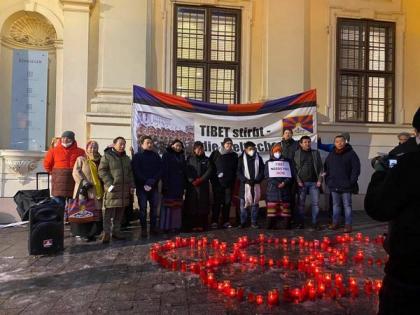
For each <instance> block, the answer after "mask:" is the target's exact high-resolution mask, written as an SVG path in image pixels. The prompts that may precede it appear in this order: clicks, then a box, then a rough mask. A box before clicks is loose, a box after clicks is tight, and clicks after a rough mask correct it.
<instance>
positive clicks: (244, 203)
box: [237, 141, 264, 229]
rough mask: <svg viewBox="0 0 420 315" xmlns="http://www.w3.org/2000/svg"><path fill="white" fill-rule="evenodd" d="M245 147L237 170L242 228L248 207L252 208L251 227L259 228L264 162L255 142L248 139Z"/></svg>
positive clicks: (244, 224) (246, 217)
mask: <svg viewBox="0 0 420 315" xmlns="http://www.w3.org/2000/svg"><path fill="white" fill-rule="evenodd" d="M244 147H245V149H244V151H243V152H242V154H241V155H240V156H239V160H238V172H237V176H238V178H239V181H240V188H239V198H240V209H241V228H244V227H245V226H246V223H247V219H248V208H251V227H252V228H255V229H258V228H259V227H258V224H257V218H258V210H259V202H260V198H261V186H260V183H261V181H262V180H263V179H264V162H263V159H262V158H261V156H260V155H259V154H258V153H257V150H256V147H255V143H253V142H251V141H247V142H245V144H244Z"/></svg>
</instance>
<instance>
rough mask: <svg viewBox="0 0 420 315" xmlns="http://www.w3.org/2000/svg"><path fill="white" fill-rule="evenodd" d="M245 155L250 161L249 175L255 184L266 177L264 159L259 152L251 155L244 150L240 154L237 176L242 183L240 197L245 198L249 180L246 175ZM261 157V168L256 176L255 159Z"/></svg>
mask: <svg viewBox="0 0 420 315" xmlns="http://www.w3.org/2000/svg"><path fill="white" fill-rule="evenodd" d="M244 155H245V157H246V159H247V163H248V170H249V176H250V178H251V183H253V184H259V183H261V182H262V180H263V179H264V161H263V159H262V158H261V156H260V155H259V154H257V153H255V154H254V156H252V157H251V156H249V155H248V154H246V153H245V152H242V154H241V155H240V156H239V159H238V172H237V176H238V179H239V181H240V183H241V185H240V188H239V197H240V198H244V196H245V183H247V182H249V180H248V179H247V178H246V177H245V170H244V160H243V156H244ZM256 158H258V159H259V169H258V175H257V176H255V173H256V172H255V159H256Z"/></svg>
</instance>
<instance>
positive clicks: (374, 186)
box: [365, 147, 420, 285]
mask: <svg viewBox="0 0 420 315" xmlns="http://www.w3.org/2000/svg"><path fill="white" fill-rule="evenodd" d="M419 149H420V147H417V152H412V153H407V154H405V155H404V156H402V157H401V158H400V159H399V160H398V164H397V165H396V166H395V167H394V168H392V169H389V170H388V171H386V172H383V171H377V172H375V173H374V174H373V175H372V179H371V182H370V184H369V187H368V190H367V193H366V197H365V209H366V212H367V213H368V215H369V216H371V217H372V218H373V219H375V220H378V221H389V230H388V236H387V238H386V239H385V243H384V247H385V250H386V251H387V252H388V254H389V260H388V262H387V264H386V267H385V273H386V274H389V275H390V276H393V277H395V278H396V279H398V280H400V281H403V282H405V283H412V284H416V285H420V268H419V266H420V196H419V187H420V185H419V180H420V150H419Z"/></svg>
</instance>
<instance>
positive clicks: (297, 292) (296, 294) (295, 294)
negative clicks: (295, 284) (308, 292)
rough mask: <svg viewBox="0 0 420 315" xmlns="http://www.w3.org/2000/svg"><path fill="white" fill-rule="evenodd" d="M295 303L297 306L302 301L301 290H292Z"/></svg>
mask: <svg viewBox="0 0 420 315" xmlns="http://www.w3.org/2000/svg"><path fill="white" fill-rule="evenodd" d="M292 297H293V301H294V302H295V303H296V304H297V303H299V301H300V299H301V290H300V289H299V288H294V289H293V290H292Z"/></svg>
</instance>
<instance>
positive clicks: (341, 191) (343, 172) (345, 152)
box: [324, 135, 360, 232]
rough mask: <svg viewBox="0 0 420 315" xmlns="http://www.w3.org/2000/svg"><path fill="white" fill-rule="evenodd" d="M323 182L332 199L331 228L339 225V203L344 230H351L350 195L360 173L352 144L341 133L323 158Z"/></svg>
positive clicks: (357, 158)
mask: <svg viewBox="0 0 420 315" xmlns="http://www.w3.org/2000/svg"><path fill="white" fill-rule="evenodd" d="M324 171H325V173H326V177H325V182H326V184H327V186H328V189H329V190H330V191H331V195H332V199H333V222H332V225H331V226H330V228H331V229H333V230H336V229H338V227H339V219H340V214H341V204H343V205H344V214H345V228H344V231H345V232H351V230H352V227H351V224H352V215H351V213H352V200H351V195H352V193H353V192H354V191H355V189H356V187H357V180H358V178H359V175H360V160H359V157H358V156H357V154H356V152H355V151H354V150H353V148H352V146H351V145H350V144H348V143H346V139H345V138H344V137H343V136H342V135H338V136H336V137H335V139H334V150H333V151H332V152H331V153H330V154H329V155H328V157H327V159H326V160H325V166H324Z"/></svg>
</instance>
